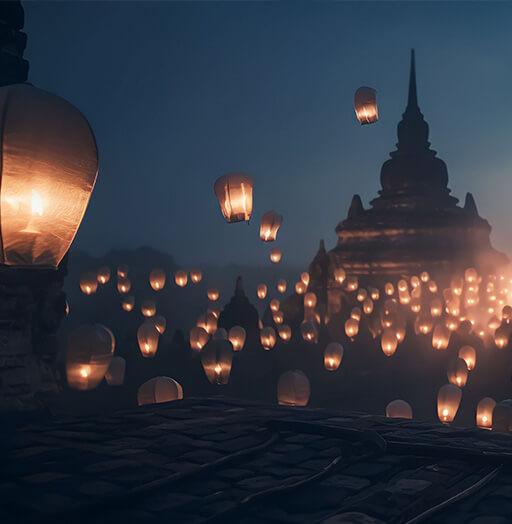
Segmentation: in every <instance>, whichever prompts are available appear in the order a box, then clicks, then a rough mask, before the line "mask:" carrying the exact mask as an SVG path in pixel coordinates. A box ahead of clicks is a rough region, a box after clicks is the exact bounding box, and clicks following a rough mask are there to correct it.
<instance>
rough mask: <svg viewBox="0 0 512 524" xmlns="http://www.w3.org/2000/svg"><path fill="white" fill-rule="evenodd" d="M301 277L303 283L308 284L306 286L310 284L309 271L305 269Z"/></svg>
mask: <svg viewBox="0 0 512 524" xmlns="http://www.w3.org/2000/svg"><path fill="white" fill-rule="evenodd" d="M300 279H301V281H302V282H303V284H304V285H305V286H306V288H307V287H308V286H309V280H310V278H309V273H308V272H307V271H303V272H302V273H301V274H300Z"/></svg>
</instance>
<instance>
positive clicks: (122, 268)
mask: <svg viewBox="0 0 512 524" xmlns="http://www.w3.org/2000/svg"><path fill="white" fill-rule="evenodd" d="M117 276H118V277H123V278H126V277H127V276H128V265H127V264H119V266H117Z"/></svg>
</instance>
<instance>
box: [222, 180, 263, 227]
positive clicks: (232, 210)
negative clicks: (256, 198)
mask: <svg viewBox="0 0 512 524" xmlns="http://www.w3.org/2000/svg"><path fill="white" fill-rule="evenodd" d="M253 186H254V181H253V179H252V178H251V177H250V176H248V175H245V174H243V173H230V174H228V175H224V176H221V177H220V178H218V179H217V180H216V181H215V185H214V188H213V189H214V191H215V194H216V195H217V198H218V199H219V204H220V210H221V211H222V214H223V215H224V218H225V219H226V221H227V222H228V223H232V222H243V221H246V222H248V221H249V220H250V219H251V214H252V189H253Z"/></svg>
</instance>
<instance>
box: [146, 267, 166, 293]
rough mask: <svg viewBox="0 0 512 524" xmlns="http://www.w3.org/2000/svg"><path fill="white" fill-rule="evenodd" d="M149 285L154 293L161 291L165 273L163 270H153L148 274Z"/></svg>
mask: <svg viewBox="0 0 512 524" xmlns="http://www.w3.org/2000/svg"><path fill="white" fill-rule="evenodd" d="M149 285H150V286H151V287H152V288H153V289H154V290H155V291H160V290H161V289H163V288H164V286H165V271H164V270H163V269H153V270H152V271H151V273H150V274H149Z"/></svg>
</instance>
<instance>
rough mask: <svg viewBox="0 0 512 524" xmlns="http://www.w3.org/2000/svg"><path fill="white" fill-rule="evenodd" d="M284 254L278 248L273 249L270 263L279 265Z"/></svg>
mask: <svg viewBox="0 0 512 524" xmlns="http://www.w3.org/2000/svg"><path fill="white" fill-rule="evenodd" d="M281 257H282V253H281V250H280V249H279V248H278V247H273V248H272V249H271V250H270V261H271V262H273V263H274V264H277V263H278V262H280V261H281Z"/></svg>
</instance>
